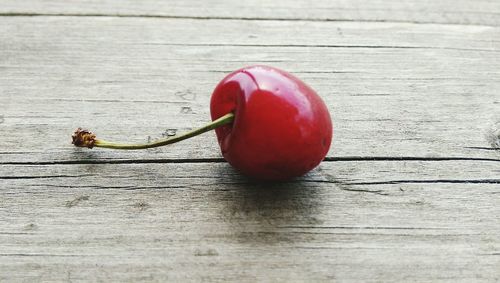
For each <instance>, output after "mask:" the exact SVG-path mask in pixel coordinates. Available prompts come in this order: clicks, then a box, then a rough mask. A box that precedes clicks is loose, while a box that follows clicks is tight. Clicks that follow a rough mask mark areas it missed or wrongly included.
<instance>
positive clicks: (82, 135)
mask: <svg viewBox="0 0 500 283" xmlns="http://www.w3.org/2000/svg"><path fill="white" fill-rule="evenodd" d="M233 121H234V113H228V114H226V115H224V116H222V117H220V118H219V119H217V120H214V121H212V122H211V123H209V124H207V125H205V126H203V127H201V128H198V129H195V130H192V131H189V132H187V133H185V134H182V135H179V136H174V137H169V138H165V139H161V140H158V141H154V142H148V143H139V144H123V143H116V142H109V141H105V140H99V139H96V136H95V135H94V134H93V133H92V132H90V131H87V130H82V129H81V128H78V129H77V130H76V131H75V133H74V134H73V136H72V137H73V144H74V145H75V146H78V147H88V148H92V147H103V148H112V149H146V148H153V147H159V146H164V145H168V144H172V143H176V142H180V141H182V140H185V139H189V138H192V137H194V136H197V135H201V134H203V133H205V132H208V131H211V130H213V129H216V128H218V127H220V126H223V125H227V124H230V123H232V122H233Z"/></svg>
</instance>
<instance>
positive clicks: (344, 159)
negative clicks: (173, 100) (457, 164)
mask: <svg viewBox="0 0 500 283" xmlns="http://www.w3.org/2000/svg"><path fill="white" fill-rule="evenodd" d="M488 149H489V150H490V148H488ZM491 150H499V149H496V148H491ZM499 151H500V150H499ZM14 153H15V152H12V153H10V152H2V153H0V154H14ZM352 161H403V162H404V161H490V162H500V159H495V158H474V157H415V156H400V157H391V156H366V157H365V156H344V157H326V158H325V159H324V160H323V162H352ZM224 162H226V160H225V159H224V158H179V159H165V158H159V159H111V160H109V159H85V160H57V161H12V162H10V161H9V162H0V165H72V164H156V163H224Z"/></svg>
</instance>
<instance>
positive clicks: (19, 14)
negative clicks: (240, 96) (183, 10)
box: [0, 12, 496, 27]
mask: <svg viewBox="0 0 500 283" xmlns="http://www.w3.org/2000/svg"><path fill="white" fill-rule="evenodd" d="M0 17H109V18H154V19H182V20H226V21H281V22H286V21H289V22H358V23H408V24H426V25H458V26H485V27H496V26H494V25H485V24H469V23H436V22H431V21H402V20H383V19H382V20H381V19H377V20H369V19H364V20H357V19H335V18H325V19H321V18H311V19H307V18H283V17H277V18H269V17H229V16H206V17H205V16H174V15H148V14H105V13H27V12H1V13H0Z"/></svg>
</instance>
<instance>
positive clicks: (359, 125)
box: [0, 0, 500, 282]
mask: <svg viewBox="0 0 500 283" xmlns="http://www.w3.org/2000/svg"><path fill="white" fill-rule="evenodd" d="M240 2H241V1H240ZM240 2H238V1H220V0H218V1H152V0H151V1H140V2H139V1H137V2H135V1H111V0H109V1H80V2H78V3H72V4H68V3H67V2H64V1H10V0H0V134H1V136H2V137H1V138H0V281H106V282H108V281H165V280H170V281H248V282H253V281H255V280H258V281H273V282H274V281H287V282H288V281H339V282H343V281H352V282H359V281H384V282H385V281H394V282H401V281H418V282H428V281H449V282H456V281H463V282H471V281H484V282H495V281H498V280H500V220H499V215H500V151H499V150H498V149H496V147H497V146H498V147H500V141H499V138H498V137H497V135H498V133H499V132H500V79H499V78H500V71H499V70H500V41H499V38H500V2H498V1H486V0H482V1H463V0H462V1H439V2H437V1H405V2H402V1H391V0H387V1H370V2H369V3H364V1H316V2H310V1H272V2H271V1H255V2H249V1H247V2H241V3H240ZM250 64H268V65H274V66H277V67H281V68H283V69H286V70H288V71H290V72H293V73H295V74H296V75H297V76H299V77H301V78H302V79H304V80H305V81H306V82H307V83H309V84H310V85H311V86H313V87H314V88H315V89H316V90H317V91H318V92H319V93H320V94H321V95H322V96H323V98H324V99H325V101H326V102H327V104H328V106H329V108H330V110H331V111H332V116H333V119H334V125H335V126H334V127H335V132H334V142H333V144H332V149H331V151H330V153H329V155H328V158H327V160H326V161H325V162H323V163H322V164H321V166H320V167H319V168H318V169H316V170H314V171H313V172H311V173H310V174H308V175H307V176H304V177H303V178H300V179H298V180H294V181H291V182H287V183H282V184H262V183H255V182H252V181H250V180H247V179H246V178H244V177H242V176H240V175H238V174H237V173H236V172H234V171H233V170H232V169H231V168H230V167H229V166H228V165H227V164H226V163H225V162H223V160H222V159H221V158H220V154H219V152H218V146H217V144H216V141H215V137H214V135H213V133H208V134H206V135H205V136H203V137H198V138H195V139H192V140H189V141H185V142H183V143H179V144H176V145H173V146H170V147H168V148H163V149H155V150H147V151H140V152H114V151H105V150H99V149H95V150H92V151H89V150H81V149H75V148H73V147H71V146H70V145H69V135H70V133H71V131H72V130H73V129H74V128H76V127H77V126H84V127H90V128H91V129H93V130H94V131H96V132H97V133H98V135H99V136H100V137H103V138H106V137H109V138H111V137H114V138H116V139H119V140H135V141H144V140H147V139H148V138H150V139H155V138H158V137H161V136H162V135H165V134H166V133H171V132H172V131H173V130H176V131H177V132H180V131H185V130H187V129H189V128H191V127H195V126H198V125H202V124H203V123H205V122H206V121H208V117H209V112H208V103H209V99H210V93H211V91H212V89H213V87H214V86H215V84H216V83H217V82H218V81H219V80H220V79H221V78H222V77H223V76H224V75H225V74H226V73H228V72H230V71H232V70H234V69H237V68H240V67H241V66H244V65H250Z"/></svg>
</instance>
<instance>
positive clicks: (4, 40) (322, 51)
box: [0, 17, 500, 162]
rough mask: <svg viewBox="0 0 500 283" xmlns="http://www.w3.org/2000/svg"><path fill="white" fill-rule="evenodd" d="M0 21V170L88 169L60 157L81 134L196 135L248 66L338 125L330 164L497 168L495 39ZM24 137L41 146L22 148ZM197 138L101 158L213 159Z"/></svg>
mask: <svg viewBox="0 0 500 283" xmlns="http://www.w3.org/2000/svg"><path fill="white" fill-rule="evenodd" d="M0 21H1V25H0V30H1V32H0V47H1V48H2V50H3V52H2V53H1V54H0V60H1V61H0V62H1V63H0V64H1V65H0V67H1V68H2V69H1V72H2V76H0V91H1V92H2V94H3V95H2V96H1V97H0V99H1V103H2V105H3V107H2V110H1V111H2V112H1V114H2V115H3V117H4V118H3V123H2V124H0V127H1V129H2V130H3V131H5V132H8V133H9V135H7V136H4V138H3V139H2V140H1V141H0V142H1V144H2V150H1V152H2V154H0V160H2V161H4V162H6V161H20V162H27V161H47V160H70V159H73V158H81V157H85V156H86V155H81V154H79V153H78V152H76V153H75V150H74V149H73V148H72V147H71V146H70V145H69V136H70V134H71V131H72V130H73V129H75V128H76V127H79V126H81V127H89V128H91V129H92V130H94V131H95V132H96V133H98V135H99V136H100V137H102V138H108V139H111V138H114V139H117V140H122V141H126V140H134V141H144V140H147V139H148V136H149V138H152V139H154V138H160V137H162V134H163V135H164V134H165V133H166V131H168V130H169V129H175V130H177V131H178V132H181V131H186V130H188V128H190V127H194V126H199V125H203V124H204V123H206V121H208V119H209V113H208V111H209V109H208V105H209V99H210V94H211V92H212V90H213V88H214V87H215V84H216V82H218V81H219V80H220V79H222V78H223V76H224V75H225V74H227V73H228V72H230V71H232V70H235V69H238V68H240V67H241V66H244V65H249V64H259V63H260V64H269V65H275V66H277V67H281V68H284V69H286V70H289V71H290V72H292V73H294V74H296V75H297V76H299V77H301V78H302V79H303V80H305V81H306V82H307V83H309V84H310V85H311V86H313V87H314V88H315V89H316V90H317V91H318V92H319V93H320V94H321V96H322V97H323V98H324V99H325V101H326V103H327V105H328V106H329V108H330V110H331V112H332V116H333V117H332V118H333V121H334V124H335V133H334V135H335V137H334V142H333V145H332V150H331V151H330V154H329V156H330V157H332V156H358V157H359V156H362V157H367V156H368V157H373V156H382V157H383V156H399V157H406V156H418V157H430V158H435V157H468V158H496V159H498V158H499V156H500V155H499V153H498V151H495V150H492V149H493V146H492V143H491V141H490V140H489V139H488V138H487V134H488V133H489V132H491V131H492V130H491V129H490V128H491V125H495V122H496V121H498V120H500V117H498V115H499V111H498V109H499V105H500V92H498V89H499V88H500V81H499V80H498V79H497V77H498V75H499V73H498V70H499V68H498V67H499V66H500V61H499V56H498V54H499V47H500V44H499V42H498V41H494V38H496V37H497V36H498V35H500V28H493V27H465V28H462V27H461V28H456V27H439V28H436V27H434V26H427V25H414V24H388V23H380V24H374V23H300V24H297V23H295V24H294V23H292V24H290V23H286V22H267V21H264V22H257V21H254V22H251V23H247V22H237V21H235V22H233V23H232V24H231V26H228V25H227V23H226V21H220V20H214V21H208V22H207V21H204V20H179V19H175V20H172V19H166V20H165V19H122V18H92V17H90V18H83V19H82V18H74V17H47V18H31V17H22V18H19V17H14V18H13V17H4V18H0ZM324 31H331V32H332V33H331V34H332V36H329V37H325V36H323V32H324ZM395 33H398V34H400V35H398V36H394V34H395ZM12 34H20V35H21V34H22V36H17V37H16V36H14V37H13V36H12ZM252 34H258V36H256V37H252V36H251V35H252ZM278 35H279V36H278ZM194 38H196V40H194ZM280 42H281V43H280ZM388 43H389V44H388ZM34 134H36V135H38V136H39V137H40V138H36V139H33V138H26V137H32V136H34ZM206 139H211V140H212V141H213V142H209V143H208V142H205V141H206ZM206 139H204V138H199V139H193V140H190V141H186V142H184V143H183V144H179V145H175V146H173V147H171V148H169V149H160V150H154V151H147V152H139V153H136V152H134V153H130V152H128V153H123V152H122V153H110V154H109V155H105V158H138V157H139V158H147V159H151V158H165V159H172V158H214V157H219V153H218V149H217V144H216V142H215V139H214V138H213V136H212V137H210V138H209V137H207V138H206ZM26 151H29V152H30V154H29V155H26V154H25V152H26Z"/></svg>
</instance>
